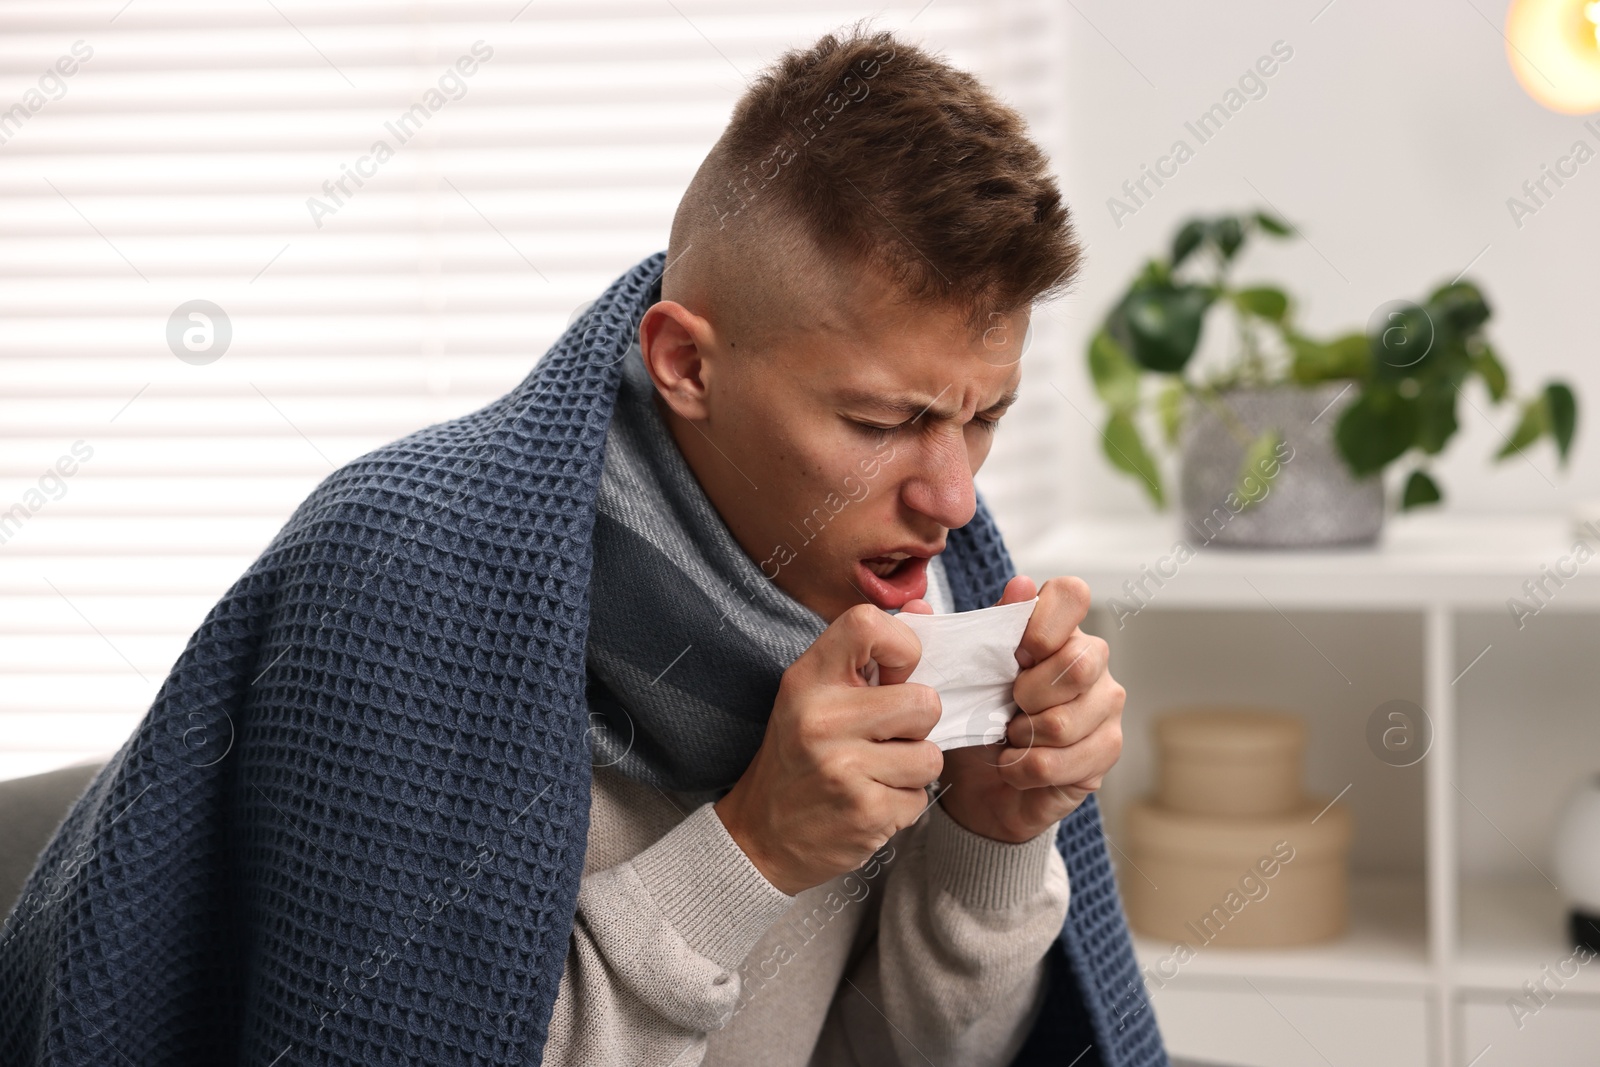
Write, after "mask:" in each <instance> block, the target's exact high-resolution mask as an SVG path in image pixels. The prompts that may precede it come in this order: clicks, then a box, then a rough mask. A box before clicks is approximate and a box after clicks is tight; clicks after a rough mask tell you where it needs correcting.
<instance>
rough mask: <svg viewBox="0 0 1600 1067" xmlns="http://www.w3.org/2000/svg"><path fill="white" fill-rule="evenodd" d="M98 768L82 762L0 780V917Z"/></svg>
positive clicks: (14, 903)
mask: <svg viewBox="0 0 1600 1067" xmlns="http://www.w3.org/2000/svg"><path fill="white" fill-rule="evenodd" d="M102 766H103V764H101V763H98V762H96V763H82V764H78V765H76V766H72V767H62V768H61V769H60V770H55V771H48V772H46V773H45V774H33V775H29V776H28V777H26V778H11V779H8V780H5V781H0V827H4V831H3V832H0V915H7V914H10V912H11V909H12V908H13V907H14V906H15V905H16V902H17V898H18V897H19V896H21V894H22V885H23V883H24V882H26V881H27V880H28V875H29V874H31V873H32V872H33V864H34V861H35V860H37V859H38V858H39V853H40V852H41V851H43V849H44V846H45V845H46V844H48V843H49V841H50V835H51V834H54V833H55V832H56V827H57V826H60V825H61V820H62V819H64V818H66V815H67V809H68V808H70V807H72V802H73V801H74V800H77V799H78V797H80V796H82V795H83V791H84V790H85V789H86V788H88V785H89V782H90V781H91V780H92V779H93V778H94V776H95V774H96V773H98V772H99V770H100V768H101V767H102Z"/></svg>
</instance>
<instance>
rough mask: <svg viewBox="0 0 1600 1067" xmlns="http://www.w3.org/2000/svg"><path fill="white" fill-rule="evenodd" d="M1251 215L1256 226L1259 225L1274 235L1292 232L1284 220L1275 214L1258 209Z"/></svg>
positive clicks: (1286, 234) (1285, 234)
mask: <svg viewBox="0 0 1600 1067" xmlns="http://www.w3.org/2000/svg"><path fill="white" fill-rule="evenodd" d="M1251 217H1252V218H1254V219H1255V223H1256V225H1257V226H1260V227H1261V228H1262V229H1263V230H1265V231H1267V232H1268V233H1270V234H1272V235H1273V236H1274V237H1288V236H1289V235H1290V234H1291V233H1293V232H1294V231H1293V230H1292V229H1290V228H1289V224H1288V223H1287V222H1284V221H1283V220H1282V219H1280V218H1278V216H1276V215H1269V214H1267V213H1266V212H1265V211H1258V212H1256V213H1255V214H1254V215H1253V216H1251Z"/></svg>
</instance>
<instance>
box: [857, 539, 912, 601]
mask: <svg viewBox="0 0 1600 1067" xmlns="http://www.w3.org/2000/svg"><path fill="white" fill-rule="evenodd" d="M856 571H857V575H856V577H857V579H858V582H857V584H858V585H859V586H860V589H861V592H862V593H864V594H865V595H866V597H867V599H868V600H870V601H872V602H873V603H874V604H876V605H877V606H878V607H880V608H883V609H884V610H886V611H888V610H893V609H896V608H900V607H903V606H905V605H906V604H907V603H908V602H910V601H912V600H915V599H917V598H918V597H920V596H925V595H926V594H927V592H928V557H927V556H914V555H912V554H910V553H908V552H891V553H889V554H887V555H883V556H872V557H869V558H867V559H863V560H861V561H859V562H858V563H857V564H856Z"/></svg>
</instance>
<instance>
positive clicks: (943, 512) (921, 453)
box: [900, 428, 978, 530]
mask: <svg viewBox="0 0 1600 1067" xmlns="http://www.w3.org/2000/svg"><path fill="white" fill-rule="evenodd" d="M906 451H909V452H911V455H909V456H907V457H906V458H907V459H908V460H909V461H910V464H911V470H910V471H909V472H908V473H907V475H906V478H905V481H904V482H902V483H901V486H902V488H901V490H900V498H901V499H902V500H903V501H905V503H906V506H908V507H910V508H911V509H912V510H913V511H916V512H919V513H920V514H923V515H926V516H927V517H928V518H930V519H932V520H933V521H935V522H937V523H938V524H939V525H940V526H943V527H945V528H946V529H949V530H954V529H957V528H959V527H962V526H965V525H966V524H967V523H968V522H970V521H971V520H972V516H973V515H974V514H975V513H976V512H977V510H978V493H977V489H976V488H975V487H974V486H973V483H972V461H971V459H970V458H969V457H968V455H967V445H966V437H965V435H964V434H963V433H962V432H961V430H960V429H959V428H956V429H955V430H953V431H952V432H949V433H944V434H940V435H938V436H937V437H936V438H933V439H926V438H925V439H924V440H922V441H919V442H917V444H916V446H915V447H914V448H911V449H907V450H906Z"/></svg>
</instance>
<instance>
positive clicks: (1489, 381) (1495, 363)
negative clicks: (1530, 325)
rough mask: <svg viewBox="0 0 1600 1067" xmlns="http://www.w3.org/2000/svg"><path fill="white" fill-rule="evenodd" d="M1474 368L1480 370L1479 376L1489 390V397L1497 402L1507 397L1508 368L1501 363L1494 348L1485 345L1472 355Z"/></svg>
mask: <svg viewBox="0 0 1600 1067" xmlns="http://www.w3.org/2000/svg"><path fill="white" fill-rule="evenodd" d="M1472 369H1473V370H1475V371H1477V372H1478V377H1480V378H1482V379H1483V384H1484V385H1485V386H1486V387H1487V388H1488V390H1489V399H1490V400H1493V401H1494V402H1495V403H1496V404H1498V403H1500V401H1502V400H1504V399H1505V398H1506V389H1507V388H1508V383H1507V382H1506V369H1505V367H1503V366H1502V365H1501V363H1500V359H1499V357H1497V356H1496V355H1495V354H1494V349H1492V348H1490V347H1489V346H1488V345H1484V346H1483V347H1482V348H1480V349H1479V350H1478V353H1477V355H1475V356H1473V357H1472Z"/></svg>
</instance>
